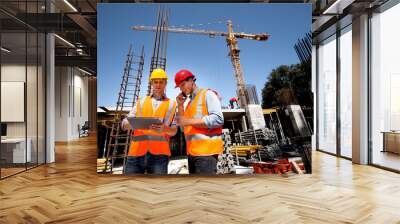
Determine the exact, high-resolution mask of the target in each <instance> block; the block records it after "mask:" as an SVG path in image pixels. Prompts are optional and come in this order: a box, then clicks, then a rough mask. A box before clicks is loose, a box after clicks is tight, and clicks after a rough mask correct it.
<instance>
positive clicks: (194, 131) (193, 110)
mask: <svg viewBox="0 0 400 224" xmlns="http://www.w3.org/2000/svg"><path fill="white" fill-rule="evenodd" d="M206 92H207V89H199V90H198V92H197V95H196V96H195V97H194V99H193V100H192V102H190V105H189V107H188V108H187V110H186V111H185V112H184V116H185V117H187V118H202V117H204V116H207V115H208V110H207V104H206ZM184 133H185V139H186V149H187V153H188V154H189V155H192V156H205V155H215V154H221V153H222V152H223V147H224V142H223V140H222V127H217V128H213V129H208V128H196V127H194V126H186V127H185V128H184Z"/></svg>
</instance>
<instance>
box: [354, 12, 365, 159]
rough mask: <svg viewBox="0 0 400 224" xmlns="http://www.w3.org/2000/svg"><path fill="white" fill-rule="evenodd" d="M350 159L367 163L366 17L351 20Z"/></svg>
mask: <svg viewBox="0 0 400 224" xmlns="http://www.w3.org/2000/svg"><path fill="white" fill-rule="evenodd" d="M352 28H353V33H352V46H353V47H352V50H353V55H352V67H353V79H352V82H353V83H352V87H353V90H352V91H353V92H352V95H353V99H352V100H353V102H352V106H353V113H352V122H353V124H352V125H353V127H352V135H353V136H352V145H353V154H352V157H353V158H352V159H353V162H354V163H357V164H367V163H368V15H366V14H363V15H361V16H359V17H357V18H353V25H352Z"/></svg>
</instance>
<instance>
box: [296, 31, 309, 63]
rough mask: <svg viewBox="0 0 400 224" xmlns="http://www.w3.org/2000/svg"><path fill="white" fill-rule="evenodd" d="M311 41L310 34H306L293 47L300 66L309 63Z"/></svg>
mask: <svg viewBox="0 0 400 224" xmlns="http://www.w3.org/2000/svg"><path fill="white" fill-rule="evenodd" d="M311 41H312V39H311V34H310V33H307V34H306V36H305V37H303V38H302V39H299V40H297V43H296V44H295V45H294V50H295V51H296V54H297V57H299V59H300V62H301V63H302V64H306V63H311V51H312V49H311V47H312V45H311Z"/></svg>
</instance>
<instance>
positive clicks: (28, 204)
mask: <svg viewBox="0 0 400 224" xmlns="http://www.w3.org/2000/svg"><path fill="white" fill-rule="evenodd" d="M96 155H97V152H96V139H95V138H94V137H88V138H82V139H80V140H79V141H73V142H68V143H58V144H57V145H56V163H54V164H48V165H45V166H41V167H38V168H35V169H32V170H29V171H27V172H25V173H21V174H18V175H16V176H13V177H9V178H7V179H5V180H2V181H0V201H1V203H0V223H119V224H121V223H210V222H212V223H217V222H219V223H400V212H399V211H400V200H398V199H399V198H400V175H399V174H396V173H392V172H388V171H384V170H381V169H378V168H375V167H371V166H362V165H354V164H352V163H351V162H350V161H348V160H343V159H339V158H336V157H333V156H330V155H327V154H323V153H321V152H313V174H312V175H294V176H290V177H283V176H277V175H254V176H228V177H226V176H224V177H210V178H208V177H176V176H175V177H157V178H154V177H132V176H129V177H126V176H121V175H107V174H105V175H104V174H97V173H96Z"/></svg>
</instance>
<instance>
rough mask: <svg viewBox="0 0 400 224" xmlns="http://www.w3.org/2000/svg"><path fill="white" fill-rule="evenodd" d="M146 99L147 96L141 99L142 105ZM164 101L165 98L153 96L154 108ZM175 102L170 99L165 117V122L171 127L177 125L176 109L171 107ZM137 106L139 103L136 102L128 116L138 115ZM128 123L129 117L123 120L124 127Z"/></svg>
mask: <svg viewBox="0 0 400 224" xmlns="http://www.w3.org/2000/svg"><path fill="white" fill-rule="evenodd" d="M145 100H146V97H144V98H142V99H140V105H143V104H144V101H145ZM162 102H163V99H156V98H154V97H151V103H152V106H153V110H157V108H158V107H159V106H160V105H161V103H162ZM174 102H175V101H174V100H170V103H169V108H168V109H169V110H168V112H167V114H166V116H165V119H164V124H165V125H169V126H171V127H172V126H176V120H175V113H174V111H171V108H172V106H173V103H174ZM136 106H137V104H135V106H134V107H133V108H132V110H131V111H129V114H128V117H136ZM171 116H173V118H172V123H171V124H169V120H170V119H171ZM127 123H129V121H128V119H127V118H125V119H124V120H122V122H121V127H122V129H123V127H124V126H125V125H126V124H127ZM123 130H124V129H123Z"/></svg>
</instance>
